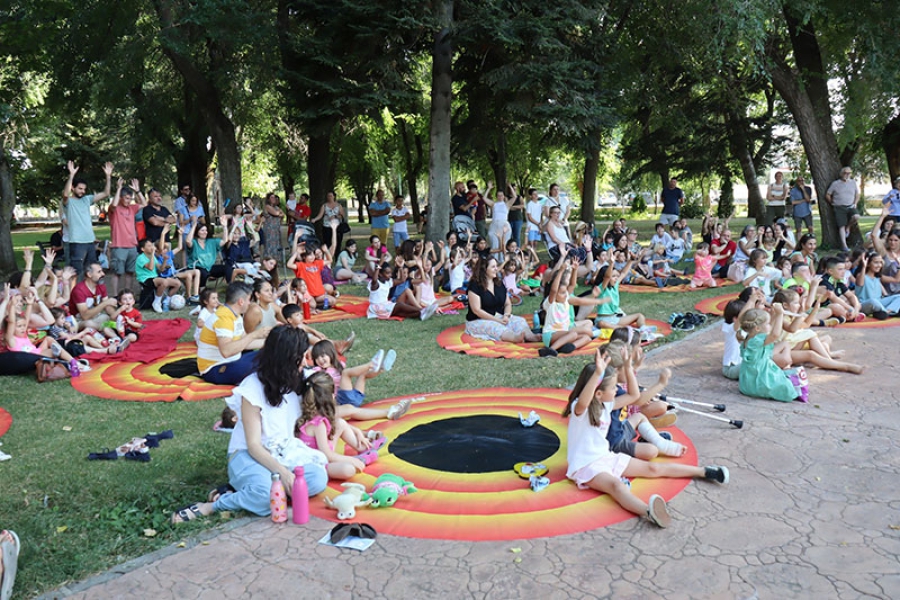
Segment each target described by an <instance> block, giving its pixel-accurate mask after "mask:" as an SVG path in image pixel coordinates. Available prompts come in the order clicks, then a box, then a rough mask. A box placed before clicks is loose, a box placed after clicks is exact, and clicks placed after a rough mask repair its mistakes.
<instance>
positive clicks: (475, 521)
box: [310, 388, 697, 541]
mask: <svg viewBox="0 0 900 600" xmlns="http://www.w3.org/2000/svg"><path fill="white" fill-rule="evenodd" d="M567 397H568V391H567V390H558V389H556V390H555V389H543V388H536V389H513V388H487V389H477V390H462V391H457V392H445V393H440V394H433V395H429V396H427V397H425V398H424V399H423V400H422V401H418V402H414V403H413V405H412V408H411V409H410V411H409V412H408V413H407V414H406V415H405V416H404V417H403V418H402V419H400V420H397V421H367V422H363V423H356V425H357V426H359V427H361V428H362V429H377V430H378V431H382V432H383V433H384V434H385V435H386V436H387V437H388V439H389V440H394V439H397V437H398V436H400V435H402V434H403V433H405V432H407V431H409V430H410V429H412V428H414V427H416V426H418V425H422V424H425V423H432V422H434V421H438V420H441V419H446V418H452V417H462V416H475V415H502V416H508V417H515V418H518V413H519V412H522V414H523V415H527V414H528V412H529V411H531V410H534V411H535V412H537V413H538V414H539V415H540V417H541V420H540V425H542V426H543V427H545V428H547V429H549V430H550V431H552V432H553V433H555V434H556V435H557V436H558V437H559V439H560V441H561V444H560V447H559V449H558V450H557V451H556V452H555V453H554V454H553V455H552V456H549V457H548V458H547V459H545V460H543V461H542V463H543V464H545V465H546V466H547V467H548V468H549V472H548V474H547V477H549V479H550V485H549V486H548V487H547V488H545V489H544V490H542V491H540V492H533V491H531V488H530V487H529V485H528V481H527V480H524V479H521V478H519V476H518V475H516V473H515V472H514V471H513V470H512V468H510V469H509V471H508V472H492V473H449V472H444V471H436V470H432V469H427V468H423V467H420V466H417V465H414V464H411V463H408V462H405V461H403V460H401V459H399V458H398V457H396V456H394V455H392V454H391V453H390V451H391V443H390V442H388V444H386V446H385V448H383V449H382V450H381V453H380V457H379V459H378V461H376V462H374V463H372V464H371V465H369V466H368V467H367V468H366V471H365V472H363V473H360V474H358V475H356V476H355V477H354V478H353V479H352V480H351V481H353V482H356V483H361V484H363V485H365V486H366V489H369V490H370V489H371V488H372V486H373V484H374V482H375V479H376V478H377V477H378V476H379V475H381V474H383V473H392V474H394V475H398V476H400V477H403V478H404V479H405V480H407V481H411V482H412V483H414V484H415V486H416V488H417V489H418V492H416V493H414V494H410V495H407V496H401V497H400V499H399V500H398V501H397V503H396V504H395V505H394V506H393V507H390V508H368V507H363V508H358V509H357V511H356V518H355V519H353V520H354V521H358V522H365V523H369V524H371V525H372V526H373V527H375V529H376V530H377V531H378V532H380V533H387V534H391V535H399V536H405V537H412V538H425V539H441V540H468V541H482V540H516V539H528V538H540V537H550V536H557V535H566V534H571V533H579V532H582V531H589V530H591V529H596V528H598V527H605V526H607V525H611V524H614V523H619V522H621V521H625V520H627V519H630V518H634V517H635V515H633V514H632V513H630V512H628V511H626V510H624V509H623V508H621V507H620V506H619V505H618V504H616V502H615V501H613V500H612V499H611V498H610V497H608V496H606V495H604V494H600V493H598V492H595V491H592V490H579V489H578V487H577V486H576V485H575V484H574V483H572V482H571V481H569V480H568V479H566V430H567V422H566V419H564V418H563V417H562V416H561V412H562V410H563V408H564V407H565V405H566V402H567ZM397 400H398V398H392V399H389V400H382V401H379V402H375V403H373V404H367V405H366V406H382V407H383V406H389V405H390V404H392V403H394V402H396V401H397ZM668 431H670V433H671V434H672V437H673V439H675V440H676V441H677V442H679V443H681V444H684V445H685V446H686V447H687V453H686V454H685V455H684V456H682V457H680V458H677V459H675V458H665V459H657V460H664V461H667V462H679V463H683V464H688V465H696V464H697V452H696V450H695V448H694V446H693V444H692V443H691V441H690V440H689V439H688V438H687V436H686V435H685V434H684V432H682V431H681V430H679V429H677V428H670V429H669V430H668ZM338 450H339V451H343V445H342V444H340V443H339V445H338ZM514 462H516V461H515V457H510V463H511V464H512V463H514ZM689 482H690V480H689V479H640V478H638V479H635V480H634V481H633V482H632V486H631V489H632V491H633V492H634V493H635V494H636V495H637V496H638V497H640V498H642V499H644V500H645V501H646V500H647V499H649V497H650V495H651V494H660V495H661V496H663V498H665V499H666V500H671V499H672V498H673V497H675V496H676V495H677V494H678V493H679V492H681V490H683V489H684V488H685V487H686V486H687V484H688V483H689ZM341 491H343V488H342V487H341V482H337V481H331V482H329V484H328V488H327V489H326V491H325V492H324V494H325V495H327V496H328V497H330V498H334V497H335V496H337V495H338V494H339V493H340V492H341ZM310 511H311V512H312V514H314V515H315V516H317V517H320V518H322V519H327V520H329V521H337V517H336V515H337V513H336V512H335V511H334V510H331V509H328V508H326V507H325V505H324V502H323V501H322V495H319V496H317V497H315V498H311V499H310Z"/></svg>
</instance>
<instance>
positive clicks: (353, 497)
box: [325, 483, 372, 521]
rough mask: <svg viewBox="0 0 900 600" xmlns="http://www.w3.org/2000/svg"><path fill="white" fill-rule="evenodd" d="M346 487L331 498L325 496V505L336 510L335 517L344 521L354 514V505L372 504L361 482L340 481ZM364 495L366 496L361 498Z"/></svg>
mask: <svg viewBox="0 0 900 600" xmlns="http://www.w3.org/2000/svg"><path fill="white" fill-rule="evenodd" d="M341 485H342V486H343V487H345V488H347V489H346V490H345V491H344V492H341V493H340V494H338V495H337V496H335V497H334V500H332V499H331V498H329V497H327V496H326V497H325V506H327V507H328V508H333V509H334V510H336V511H337V518H338V519H340V520H342V521H344V520H346V519H352V518H353V517H355V516H356V507H358V506H368V505H369V504H372V498H369V497H368V494H366V486H364V485H363V484H361V483H342V484H341ZM364 496H366V498H363V497H364Z"/></svg>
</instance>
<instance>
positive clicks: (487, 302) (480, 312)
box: [466, 257, 541, 343]
mask: <svg viewBox="0 0 900 600" xmlns="http://www.w3.org/2000/svg"><path fill="white" fill-rule="evenodd" d="M468 293H469V312H468V313H467V314H466V333H467V334H469V335H471V336H473V337H477V338H481V339H483V340H493V341H504V342H517V343H518V342H537V341H540V339H541V336H540V335H538V334H536V333H533V332H532V331H531V328H530V327H529V326H528V322H527V321H526V320H525V319H523V318H522V317H516V316H514V315H513V314H512V303H511V302H510V300H509V296H507V295H506V286H504V285H503V281H502V280H501V279H500V267H499V266H498V265H497V259H495V258H493V257H490V258H488V259H487V260H479V261H478V264H477V265H476V266H475V272H474V273H472V279H471V280H470V281H469V292H468Z"/></svg>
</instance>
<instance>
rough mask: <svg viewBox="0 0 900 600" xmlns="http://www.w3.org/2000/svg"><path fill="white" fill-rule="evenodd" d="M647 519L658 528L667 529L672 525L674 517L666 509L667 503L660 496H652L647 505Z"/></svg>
mask: <svg viewBox="0 0 900 600" xmlns="http://www.w3.org/2000/svg"><path fill="white" fill-rule="evenodd" d="M647 505H648V508H647V518H648V519H650V520H651V521H652V522H653V523H654V524H656V526H657V527H660V528H661V529H665V528H666V527H668V526H669V525H670V524H671V523H672V517H671V516H669V511H668V509H667V508H666V501H665V500H664V499H663V497H662V496H660V495H659V494H653V495H652V496H650V501H649V502H648V503H647Z"/></svg>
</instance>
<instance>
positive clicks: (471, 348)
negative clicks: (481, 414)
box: [437, 317, 672, 359]
mask: <svg viewBox="0 0 900 600" xmlns="http://www.w3.org/2000/svg"><path fill="white" fill-rule="evenodd" d="M523 318H525V317H523ZM647 325H655V326H656V330H657V332H659V333H661V334H663V335H669V334H670V333H672V328H671V327H670V326H669V325H668V324H667V323H663V322H662V321H655V320H653V319H647ZM606 341H607V340H605V339H603V338H602V337H599V338H597V339H594V340H591V342H590V343H589V344H587V345H585V346H583V347H581V348H579V349H578V350H575V351H574V352H572V353H571V354H565V355H563V356H587V355H591V354H593V353H594V351H595V350H597V348H599V347H600V346H602V345H603V344H604V343H606ZM437 343H438V345H439V346H440V347H441V348H444V349H445V350H452V351H453V352H460V353H462V354H468V355H469V356H481V357H484V358H520V359H525V358H539V357H538V350H539V349H540V348H542V347H543V344H541V343H540V342H523V343H521V344H517V343H514V342H503V341H500V342H495V341H492V340H482V339H479V338H476V337H472V336H470V335H467V334H466V324H465V323H463V324H462V325H457V326H456V327H450V328H449V329H445V330H444V331H442V332H441V333H439V334H438V336H437Z"/></svg>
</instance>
